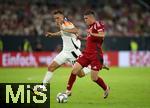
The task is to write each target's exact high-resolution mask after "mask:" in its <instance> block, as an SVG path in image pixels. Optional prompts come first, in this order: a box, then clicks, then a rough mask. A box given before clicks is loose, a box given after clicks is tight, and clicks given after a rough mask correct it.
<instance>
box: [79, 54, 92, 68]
mask: <svg viewBox="0 0 150 108" xmlns="http://www.w3.org/2000/svg"><path fill="white" fill-rule="evenodd" d="M77 62H78V63H79V64H80V65H81V66H82V67H87V66H88V65H89V64H90V60H89V59H88V57H87V55H85V54H83V55H80V56H79V57H78V59H77Z"/></svg>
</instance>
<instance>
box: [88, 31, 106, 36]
mask: <svg viewBox="0 0 150 108" xmlns="http://www.w3.org/2000/svg"><path fill="white" fill-rule="evenodd" d="M89 33H90V34H91V35H92V36H95V37H102V38H103V37H104V36H105V32H103V31H101V32H98V33H92V31H89Z"/></svg>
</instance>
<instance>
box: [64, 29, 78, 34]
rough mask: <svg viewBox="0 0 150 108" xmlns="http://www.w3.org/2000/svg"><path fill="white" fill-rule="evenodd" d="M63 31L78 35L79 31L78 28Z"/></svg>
mask: <svg viewBox="0 0 150 108" xmlns="http://www.w3.org/2000/svg"><path fill="white" fill-rule="evenodd" d="M63 31H64V32H68V33H73V34H79V31H80V30H79V29H78V28H72V29H65V30H63Z"/></svg>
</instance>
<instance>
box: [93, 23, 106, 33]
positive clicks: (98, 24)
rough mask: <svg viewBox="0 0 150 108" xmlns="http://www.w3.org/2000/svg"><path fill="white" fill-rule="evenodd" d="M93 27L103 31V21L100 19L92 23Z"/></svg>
mask: <svg viewBox="0 0 150 108" xmlns="http://www.w3.org/2000/svg"><path fill="white" fill-rule="evenodd" d="M94 29H96V30H97V31H98V32H104V23H103V22H100V21H96V23H95V25H94Z"/></svg>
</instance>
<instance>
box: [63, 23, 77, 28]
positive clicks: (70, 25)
mask: <svg viewBox="0 0 150 108" xmlns="http://www.w3.org/2000/svg"><path fill="white" fill-rule="evenodd" d="M74 27H75V26H74V25H73V24H72V23H71V22H65V28H66V29H72V28H74Z"/></svg>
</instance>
